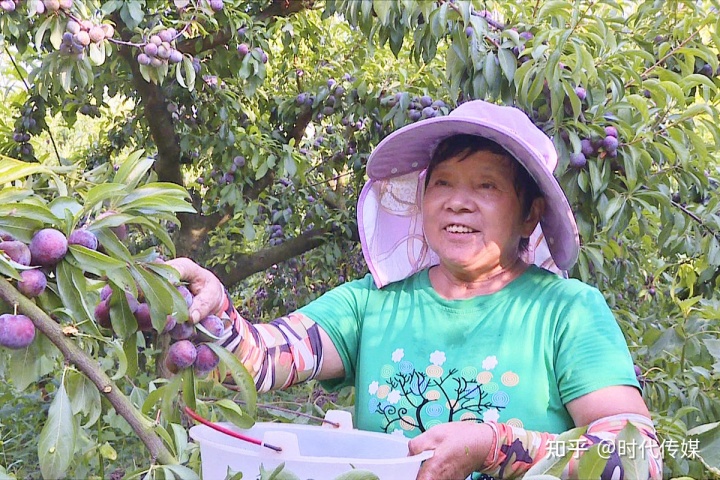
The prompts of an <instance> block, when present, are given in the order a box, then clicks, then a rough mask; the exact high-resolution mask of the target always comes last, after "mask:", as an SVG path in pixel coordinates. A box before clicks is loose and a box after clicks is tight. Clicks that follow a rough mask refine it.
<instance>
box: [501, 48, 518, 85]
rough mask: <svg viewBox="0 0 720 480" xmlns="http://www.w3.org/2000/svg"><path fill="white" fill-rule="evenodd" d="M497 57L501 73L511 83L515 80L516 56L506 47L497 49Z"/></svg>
mask: <svg viewBox="0 0 720 480" xmlns="http://www.w3.org/2000/svg"><path fill="white" fill-rule="evenodd" d="M498 58H499V59H500V68H501V69H502V72H503V75H505V78H507V79H508V82H510V83H512V82H513V81H514V80H515V72H516V71H517V58H515V55H513V53H512V52H511V51H510V50H508V49H507V48H501V49H500V50H498Z"/></svg>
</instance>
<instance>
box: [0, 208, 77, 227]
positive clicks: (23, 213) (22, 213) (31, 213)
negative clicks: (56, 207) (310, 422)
mask: <svg viewBox="0 0 720 480" xmlns="http://www.w3.org/2000/svg"><path fill="white" fill-rule="evenodd" d="M63 216H64V215H63ZM0 217H6V218H12V219H14V221H15V222H18V221H19V220H20V219H22V220H30V221H36V222H41V223H43V224H49V225H56V226H58V225H60V218H62V217H60V218H58V217H57V216H56V215H55V214H53V212H52V211H51V210H50V209H49V208H47V207H45V206H42V205H31V204H28V203H13V204H5V205H0Z"/></svg>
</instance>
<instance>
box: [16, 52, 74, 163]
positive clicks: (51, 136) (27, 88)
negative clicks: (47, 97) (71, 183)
mask: <svg viewBox="0 0 720 480" xmlns="http://www.w3.org/2000/svg"><path fill="white" fill-rule="evenodd" d="M3 48H4V49H5V53H6V54H7V56H8V57H10V61H11V62H12V64H13V67H15V71H16V72H17V74H18V77H20V80H22V82H23V85H25V89H26V90H27V91H28V93H30V85H28V83H27V81H26V80H25V77H24V76H23V74H22V72H21V71H20V67H19V66H18V64H17V63H15V57H13V56H12V54H11V53H10V50H8V47H7V44H5V45H3ZM47 132H48V135H49V136H50V143H52V146H53V150H55V155H56V156H57V159H58V162H61V160H60V152H59V151H58V148H57V144H56V143H55V138H54V137H53V134H52V131H51V130H50V127H48V130H47Z"/></svg>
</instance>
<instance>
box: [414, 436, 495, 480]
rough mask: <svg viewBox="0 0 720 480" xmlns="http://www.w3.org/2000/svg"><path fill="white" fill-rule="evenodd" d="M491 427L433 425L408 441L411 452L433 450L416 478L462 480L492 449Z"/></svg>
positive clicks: (421, 479)
mask: <svg viewBox="0 0 720 480" xmlns="http://www.w3.org/2000/svg"><path fill="white" fill-rule="evenodd" d="M493 436H494V433H493V430H492V428H491V427H490V426H488V425H484V424H482V423H475V422H450V423H443V424H441V425H435V426H434V427H432V428H430V429H429V430H428V431H426V432H425V433H423V434H421V435H419V436H417V437H415V438H413V439H412V440H410V443H409V444H408V447H409V449H410V454H411V455H417V454H418V453H420V452H424V451H426V450H433V452H434V453H433V456H432V457H430V458H429V459H428V460H425V461H424V462H423V464H422V466H421V467H420V472H419V473H418V476H417V480H464V479H465V478H467V477H468V476H469V475H471V474H472V473H473V472H477V471H479V470H480V467H481V466H482V464H483V462H484V461H485V457H487V455H488V453H489V452H490V450H491V448H492V443H493Z"/></svg>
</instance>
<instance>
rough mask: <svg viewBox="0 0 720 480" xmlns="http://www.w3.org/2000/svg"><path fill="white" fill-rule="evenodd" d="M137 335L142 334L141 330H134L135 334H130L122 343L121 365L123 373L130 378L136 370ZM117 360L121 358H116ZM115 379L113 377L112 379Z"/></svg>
mask: <svg viewBox="0 0 720 480" xmlns="http://www.w3.org/2000/svg"><path fill="white" fill-rule="evenodd" d="M138 335H142V332H136V333H135V335H130V336H129V337H128V338H126V339H125V341H124V342H123V344H122V351H123V356H124V362H125V363H124V365H121V366H124V367H125V372H124V375H127V376H128V377H130V378H133V377H134V376H135V374H136V373H137V371H138V345H137V343H138ZM118 360H122V359H120V358H118ZM119 372H120V368H118V373H119ZM116 375H117V373H116ZM119 378H121V377H118V378H117V379H119ZM117 379H115V378H114V379H113V380H117Z"/></svg>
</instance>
